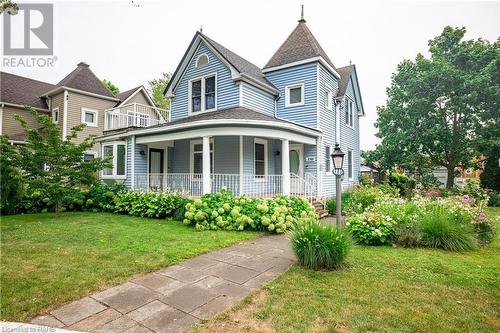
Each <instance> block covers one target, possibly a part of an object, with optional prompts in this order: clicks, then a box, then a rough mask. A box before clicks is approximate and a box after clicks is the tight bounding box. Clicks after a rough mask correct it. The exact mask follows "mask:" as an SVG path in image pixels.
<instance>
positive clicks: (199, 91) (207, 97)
mask: <svg viewBox="0 0 500 333" xmlns="http://www.w3.org/2000/svg"><path fill="white" fill-rule="evenodd" d="M189 88H190V103H191V105H190V109H189V110H190V112H191V113H196V112H203V111H212V110H215V109H216V108H217V75H216V74H209V75H207V76H204V77H201V78H196V79H193V80H191V81H190V87H189Z"/></svg>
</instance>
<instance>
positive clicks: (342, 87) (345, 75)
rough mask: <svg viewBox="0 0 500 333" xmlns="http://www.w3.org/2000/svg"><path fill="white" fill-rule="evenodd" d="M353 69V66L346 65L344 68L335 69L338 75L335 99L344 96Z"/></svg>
mask: <svg viewBox="0 0 500 333" xmlns="http://www.w3.org/2000/svg"><path fill="white" fill-rule="evenodd" d="M353 69H354V65H348V66H345V67H341V68H337V72H338V73H339V75H340V80H339V89H338V91H337V97H341V96H344V95H345V91H346V90H347V85H348V84H349V78H350V77H351V73H352V71H353Z"/></svg>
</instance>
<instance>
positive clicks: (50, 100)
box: [0, 62, 168, 158]
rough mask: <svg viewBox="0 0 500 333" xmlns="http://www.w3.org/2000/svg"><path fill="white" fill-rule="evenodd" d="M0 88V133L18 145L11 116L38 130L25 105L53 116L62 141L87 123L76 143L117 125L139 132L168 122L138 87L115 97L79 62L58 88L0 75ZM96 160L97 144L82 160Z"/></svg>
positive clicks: (19, 131)
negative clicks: (72, 129) (73, 128)
mask: <svg viewBox="0 0 500 333" xmlns="http://www.w3.org/2000/svg"><path fill="white" fill-rule="evenodd" d="M0 88H1V90H0V134H2V135H7V136H8V137H9V142H11V143H12V144H23V143H24V139H25V138H24V131H23V129H22V127H21V125H20V124H19V122H18V121H17V120H15V119H14V115H16V114H18V115H21V116H22V117H23V118H24V119H25V120H26V121H27V123H28V124H29V125H30V126H32V127H36V126H37V123H36V121H35V119H34V118H33V116H32V115H31V114H30V113H29V112H28V111H27V110H26V109H25V107H26V106H31V107H33V108H34V109H35V110H36V111H38V112H40V113H42V114H46V115H48V116H50V117H52V120H53V121H54V122H55V123H57V124H58V125H59V127H60V128H61V135H62V137H66V136H67V135H69V134H70V133H71V128H72V127H74V126H76V125H78V124H81V123H84V124H86V125H87V126H86V127H85V129H84V130H83V131H82V132H80V133H79V135H78V138H77V142H81V141H82V140H83V139H84V138H85V137H88V136H89V135H95V136H101V135H102V134H103V132H104V131H105V130H106V129H109V128H111V124H115V123H116V122H125V123H126V124H127V125H128V126H132V127H135V126H137V127H144V125H146V124H147V125H148V126H151V125H154V124H156V123H162V122H163V121H164V115H165V117H168V113H167V112H165V111H166V110H161V109H158V108H156V107H155V105H154V102H153V100H152V99H151V96H150V95H149V93H148V92H147V90H146V89H145V88H144V87H143V86H139V87H135V88H133V89H130V90H127V91H125V92H122V93H120V94H118V95H116V96H114V95H113V93H112V92H111V91H110V90H109V89H108V88H106V87H105V86H104V85H103V84H102V82H101V80H99V78H98V77H97V76H96V75H95V74H94V73H93V72H92V71H91V70H90V68H89V65H87V64H86V63H84V62H81V63H79V64H78V66H77V67H76V68H75V70H73V71H72V72H71V73H69V74H68V75H67V76H66V77H65V78H63V79H62V80H61V81H60V82H59V83H57V84H50V83H47V82H41V81H37V80H33V79H30V78H27V77H22V76H18V75H14V74H10V73H5V72H0ZM96 155H101V154H100V148H99V145H98V144H96V145H95V146H94V147H93V148H92V150H90V151H88V152H87V154H86V156H85V157H86V158H92V156H96Z"/></svg>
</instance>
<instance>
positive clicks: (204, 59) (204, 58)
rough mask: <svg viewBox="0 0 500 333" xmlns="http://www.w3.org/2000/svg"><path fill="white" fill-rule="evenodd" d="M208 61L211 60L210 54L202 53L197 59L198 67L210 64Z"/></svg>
mask: <svg viewBox="0 0 500 333" xmlns="http://www.w3.org/2000/svg"><path fill="white" fill-rule="evenodd" d="M208 62H209V60H208V55H206V54H200V55H199V56H198V58H197V59H196V67H204V66H206V65H208Z"/></svg>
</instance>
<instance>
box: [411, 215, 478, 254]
mask: <svg viewBox="0 0 500 333" xmlns="http://www.w3.org/2000/svg"><path fill="white" fill-rule="evenodd" d="M417 228H418V230H419V232H420V234H421V237H422V239H421V243H422V245H423V246H426V247H432V248H441V249H444V250H448V251H467V250H473V249H475V248H477V245H478V242H477V239H476V235H475V232H474V228H473V225H472V224H471V223H470V221H467V220H465V219H463V216H461V215H457V214H455V213H453V212H450V211H449V210H446V209H444V208H443V207H439V206H436V207H432V208H431V209H429V210H428V211H427V212H426V213H424V214H422V216H421V218H420V219H419V221H418V223H417Z"/></svg>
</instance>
